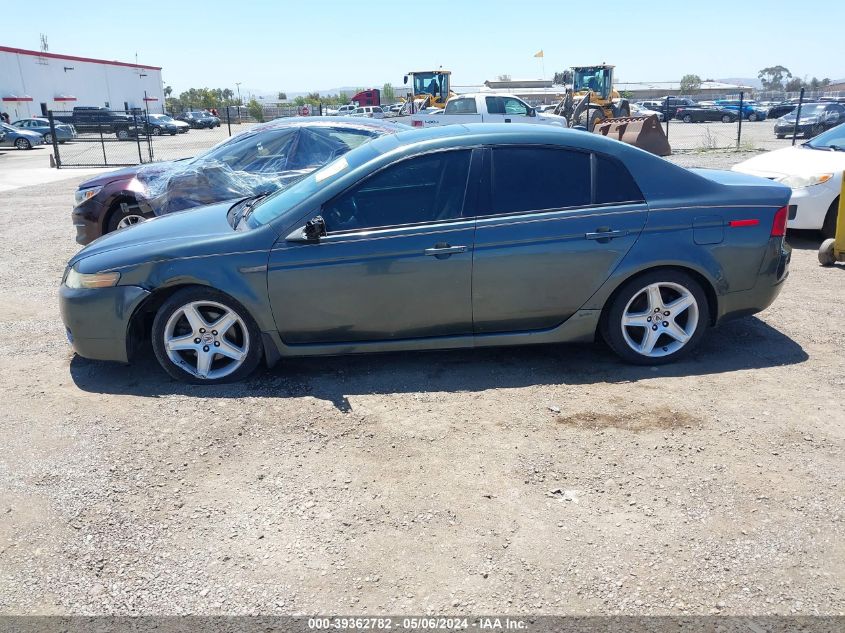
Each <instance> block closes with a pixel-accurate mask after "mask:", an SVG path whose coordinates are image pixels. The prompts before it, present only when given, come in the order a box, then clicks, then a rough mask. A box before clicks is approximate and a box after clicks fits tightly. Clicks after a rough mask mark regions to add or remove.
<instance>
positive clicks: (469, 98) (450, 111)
mask: <svg viewBox="0 0 845 633" xmlns="http://www.w3.org/2000/svg"><path fill="white" fill-rule="evenodd" d="M455 123H457V124H465V123H531V124H538V125H554V126H558V127H566V119H565V118H564V117H562V116H557V115H556V114H550V113H548V112H537V110H536V109H534V108H532V107H531V106H530V105H528V104H527V103H525V102H524V101H523V100H522V99H520V98H519V97H514V96H511V95H491V94H488V93H483V92H479V93H474V94H462V95H459V96H456V97H452V98H451V99H449V100H448V101H447V102H446V107H445V108H443V109H440V108H437V109H436V111H435V112H430V111H423V112H420V113H418V114H412V115H411V125H412V126H414V127H434V126H440V125H451V124H455Z"/></svg>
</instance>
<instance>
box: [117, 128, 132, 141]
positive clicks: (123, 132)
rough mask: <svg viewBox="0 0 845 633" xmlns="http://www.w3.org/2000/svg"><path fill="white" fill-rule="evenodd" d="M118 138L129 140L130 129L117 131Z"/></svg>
mask: <svg viewBox="0 0 845 633" xmlns="http://www.w3.org/2000/svg"><path fill="white" fill-rule="evenodd" d="M117 138H119V139H120V140H121V141H128V140H129V130H125V129H121V130H118V131H117Z"/></svg>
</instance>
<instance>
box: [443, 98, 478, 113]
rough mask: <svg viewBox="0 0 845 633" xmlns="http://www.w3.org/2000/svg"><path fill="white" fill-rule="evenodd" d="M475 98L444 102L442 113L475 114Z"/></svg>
mask: <svg viewBox="0 0 845 633" xmlns="http://www.w3.org/2000/svg"><path fill="white" fill-rule="evenodd" d="M476 113H477V110H476V107H475V99H455V100H453V101H450V102H449V103H447V104H446V110H445V112H444V114H476Z"/></svg>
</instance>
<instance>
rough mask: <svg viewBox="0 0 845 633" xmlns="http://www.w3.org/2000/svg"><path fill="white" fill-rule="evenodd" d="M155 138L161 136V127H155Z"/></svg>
mask: <svg viewBox="0 0 845 633" xmlns="http://www.w3.org/2000/svg"><path fill="white" fill-rule="evenodd" d="M153 136H161V128H160V127H154V128H153Z"/></svg>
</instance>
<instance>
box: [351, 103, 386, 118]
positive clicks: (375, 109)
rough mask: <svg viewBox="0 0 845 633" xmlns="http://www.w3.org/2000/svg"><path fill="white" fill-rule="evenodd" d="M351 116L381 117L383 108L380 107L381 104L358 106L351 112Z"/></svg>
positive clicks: (382, 116)
mask: <svg viewBox="0 0 845 633" xmlns="http://www.w3.org/2000/svg"><path fill="white" fill-rule="evenodd" d="M351 116H365V117H369V118H371V119H383V118H384V110H382V109H381V106H361V107H359V108H355V112H353V113H352V115H351Z"/></svg>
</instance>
